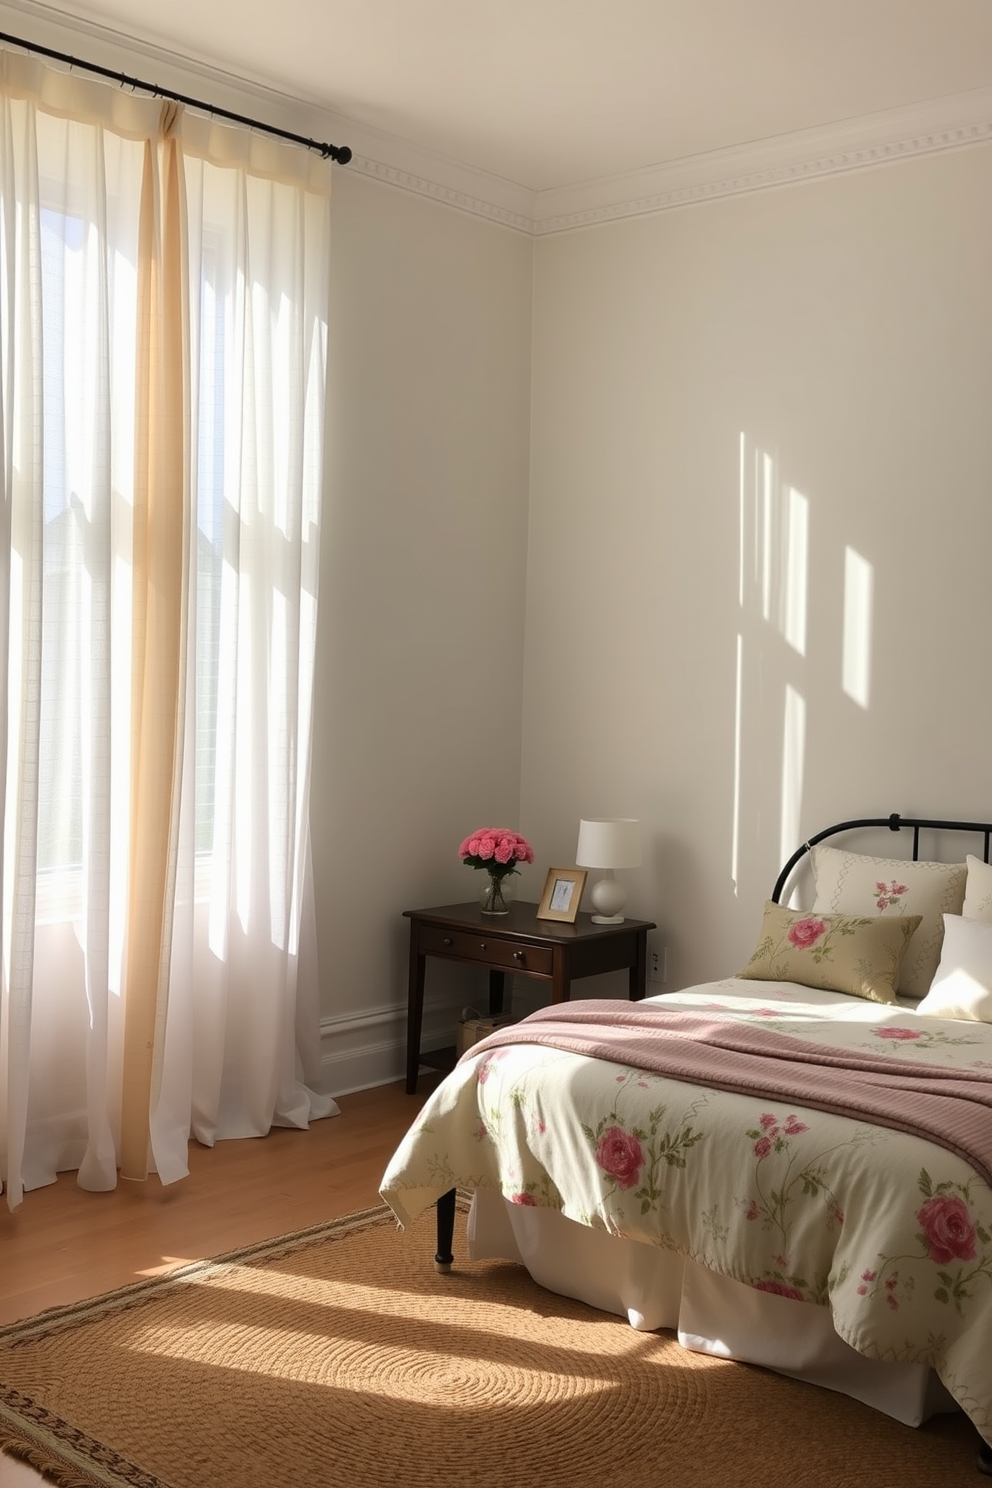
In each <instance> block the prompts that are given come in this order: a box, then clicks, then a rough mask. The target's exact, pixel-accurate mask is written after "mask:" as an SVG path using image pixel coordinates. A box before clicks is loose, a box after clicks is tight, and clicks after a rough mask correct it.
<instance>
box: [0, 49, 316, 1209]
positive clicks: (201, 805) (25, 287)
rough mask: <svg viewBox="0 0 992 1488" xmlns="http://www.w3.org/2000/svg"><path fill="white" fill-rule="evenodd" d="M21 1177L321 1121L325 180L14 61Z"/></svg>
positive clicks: (8, 198) (12, 577)
mask: <svg viewBox="0 0 992 1488" xmlns="http://www.w3.org/2000/svg"><path fill="white" fill-rule="evenodd" d="M2 63H3V72H2V76H0V93H2V96H0V355H2V368H0V374H2V380H0V419H2V424H0V435H2V441H3V464H2V481H3V485H2V490H0V578H2V580H3V592H2V593H0V784H2V789H3V794H2V810H3V838H2V862H0V875H2V888H3V897H2V981H0V1180H2V1182H3V1184H4V1187H5V1189H6V1194H7V1202H8V1204H9V1205H10V1206H11V1207H14V1206H15V1205H16V1204H17V1203H18V1202H19V1201H20V1199H21V1197H22V1195H23V1192H24V1190H25V1189H30V1188H33V1187H36V1186H38V1185H40V1184H43V1183H47V1182H51V1181H52V1180H53V1178H54V1176H55V1174H56V1172H57V1171H59V1170H61V1169H72V1168H76V1169H78V1170H79V1182H80V1183H81V1184H82V1185H83V1186H84V1187H87V1188H93V1189H100V1188H109V1187H113V1186H114V1184H115V1183H116V1181H117V1174H118V1170H120V1171H121V1172H123V1173H124V1174H125V1176H129V1177H142V1176H144V1174H145V1173H146V1172H147V1171H148V1170H149V1169H151V1170H154V1171H157V1172H158V1174H159V1175H160V1177H161V1179H162V1180H163V1181H164V1182H169V1181H172V1180H174V1179H176V1178H179V1177H181V1176H182V1175H183V1174H184V1173H185V1172H186V1148H187V1143H188V1140H189V1137H190V1135H191V1133H192V1134H193V1135H195V1136H196V1137H197V1138H199V1139H200V1140H201V1141H204V1142H208V1143H209V1142H213V1141H214V1140H215V1139H216V1138H218V1137H227V1136H244V1135H261V1134H263V1133H264V1132H266V1131H267V1130H268V1129H269V1128H270V1126H272V1125H273V1124H288V1125H296V1126H305V1125H306V1124H307V1123H308V1122H309V1120H311V1119H313V1118H315V1117H318V1116H323V1115H328V1114H331V1113H332V1112H333V1111H334V1110H336V1107H335V1105H334V1102H333V1101H332V1100H330V1099H329V1098H328V1097H324V1096H321V1095H319V1094H317V1091H316V1087H317V1086H318V1084H319V1048H318V1042H319V1024H318V1012H317V989H316V958H315V951H314V934H313V907H312V898H311V886H310V882H309V853H308V840H307V801H308V791H309V771H310V734H311V698H312V684H313V662H314V656H313V650H314V630H315V620H316V598H317V545H318V532H319V511H320V486H321V475H322V435H323V418H324V384H325V371H324V369H325V338H326V293H327V277H328V276H327V255H328V222H329V201H328V198H329V191H328V174H327V173H328V170H329V167H327V165H326V164H325V163H324V162H319V161H316V159H315V158H313V157H311V156H308V155H307V154H306V153H305V152H302V151H296V150H293V149H290V148H288V147H282V146H273V145H270V144H269V143H268V142H266V141H260V140H259V139H258V138H256V137H253V136H251V135H249V134H247V133H242V132H240V131H236V130H230V129H226V128H225V129H221V128H217V127H213V126H210V125H208V124H206V123H204V122H203V121H200V120H196V119H191V118H189V117H185V118H184V117H183V116H182V115H181V113H180V112H179V111H178V110H175V109H174V108H172V107H171V106H167V107H166V108H164V109H163V107H162V105H161V104H159V103H157V102H155V101H149V100H139V99H135V98H133V97H130V96H128V95H125V94H123V93H121V92H120V91H118V90H116V89H113V88H107V87H105V86H103V85H101V84H94V83H89V82H86V81H85V80H82V79H79V78H76V77H71V76H65V75H63V74H60V73H57V72H55V71H54V70H52V69H50V68H47V67H44V66H42V65H41V64H38V63H36V62H35V61H33V60H32V59H28V58H24V57H20V56H17V55H15V54H9V53H3V54H2Z"/></svg>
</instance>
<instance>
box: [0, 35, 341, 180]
mask: <svg viewBox="0 0 992 1488" xmlns="http://www.w3.org/2000/svg"><path fill="white" fill-rule="evenodd" d="M0 41H9V42H11V43H12V44H13V45H14V46H19V47H23V48H24V50H25V51H26V52H38V53H40V55H41V56H42V57H53V58H54V59H55V61H56V62H67V63H68V64H69V66H70V67H82V68H84V69H85V70H86V71H87V72H95V73H98V74H99V76H100V77H105V78H110V80H111V82H114V83H119V84H120V85H121V87H122V88H138V89H140V90H141V92H142V93H151V94H152V95H153V96H154V97H155V98H170V99H171V100H172V101H173V103H185V104H187V105H188V106H189V108H195V109H202V110H203V112H204V113H207V114H215V115H216V116H217V118H219V119H230V120H231V121H232V122H233V123H235V124H247V125H248V127H249V128H250V129H261V130H263V131H264V132H265V133H266V134H274V135H277V136H278V137H279V139H284V140H290V141H292V143H293V144H294V145H305V146H306V148H307V149H308V150H316V151H317V153H318V154H319V155H322V156H323V157H324V159H325V160H334V161H336V162H337V164H338V165H347V164H348V161H349V160H350V159H351V150H350V148H349V146H348V145H326V144H324V145H322V144H320V143H319V142H318V141H317V140H312V139H307V138H306V136H305V135H302V134H292V133H291V132H290V131H289V130H288V129H278V128H277V127H276V126H275V125H274V124H265V123H263V122H262V120H261V119H249V118H248V117H247V116H246V115H245V114H232V113H231V111H230V109H226V108H221V107H220V106H219V105H218V104H216V103H204V102H203V100H202V99H200V98H187V97H186V95H185V94H183V93H173V91H172V90H171V88H160V87H159V85H158V84H157V83H143V82H142V81H141V79H140V78H133V77H128V76H127V75H126V73H123V72H114V71H113V69H112V68H109V67H101V66H99V64H98V63H96V62H83V61H81V60H80V59H79V58H78V57H70V56H69V55H68V54H67V53H66V52H56V51H53V50H52V48H51V47H46V46H42V45H41V44H40V42H37V41H25V40H24V39H23V37H20V36H8V34H7V33H6V32H5V31H0Z"/></svg>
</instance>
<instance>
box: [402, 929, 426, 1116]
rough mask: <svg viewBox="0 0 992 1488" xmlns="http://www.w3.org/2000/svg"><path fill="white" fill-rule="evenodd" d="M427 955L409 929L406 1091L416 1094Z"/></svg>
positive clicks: (413, 932) (409, 1093)
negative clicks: (421, 953)
mask: <svg viewBox="0 0 992 1488" xmlns="http://www.w3.org/2000/svg"><path fill="white" fill-rule="evenodd" d="M426 971H427V957H426V956H421V955H420V954H419V953H418V951H417V937H416V933H415V931H413V930H411V931H410V985H409V989H408V992H407V1015H406V1093H407V1095H416V1093H417V1076H418V1075H419V1073H420V1030H421V1025H422V1024H423V1021H424V978H425V976H426Z"/></svg>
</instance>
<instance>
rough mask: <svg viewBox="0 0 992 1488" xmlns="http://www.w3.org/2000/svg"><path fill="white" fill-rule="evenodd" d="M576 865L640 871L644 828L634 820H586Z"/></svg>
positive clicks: (630, 818)
mask: <svg viewBox="0 0 992 1488" xmlns="http://www.w3.org/2000/svg"><path fill="white" fill-rule="evenodd" d="M575 861H576V864H577V865H578V867H580V868H637V867H638V866H639V864H640V861H641V824H640V822H639V821H637V820H635V819H634V818H633V817H619V818H616V817H614V818H610V819H604V818H599V819H593V820H591V821H587V820H586V819H585V818H583V819H582V820H581V821H580V822H579V845H578V847H577V849H576V853H575Z"/></svg>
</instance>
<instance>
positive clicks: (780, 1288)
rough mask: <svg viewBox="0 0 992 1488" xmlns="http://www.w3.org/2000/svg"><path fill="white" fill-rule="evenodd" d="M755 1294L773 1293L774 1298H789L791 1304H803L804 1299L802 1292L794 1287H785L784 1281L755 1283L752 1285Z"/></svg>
mask: <svg viewBox="0 0 992 1488" xmlns="http://www.w3.org/2000/svg"><path fill="white" fill-rule="evenodd" d="M754 1290H755V1291H756V1292H774V1293H775V1295H776V1297H791V1298H792V1301H793V1302H804V1301H805V1300H806V1299H805V1297H804V1296H803V1294H802V1292H800V1291H798V1290H797V1288H796V1287H790V1286H786V1284H785V1282H784V1281H756V1282H755V1283H754Z"/></svg>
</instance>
